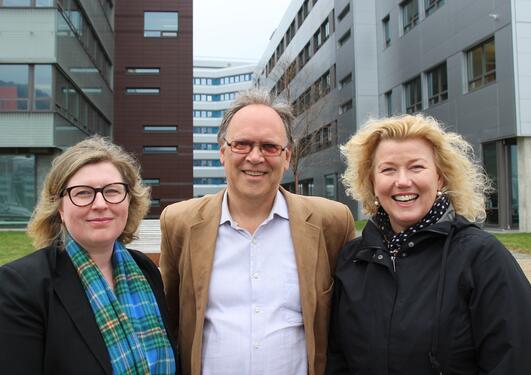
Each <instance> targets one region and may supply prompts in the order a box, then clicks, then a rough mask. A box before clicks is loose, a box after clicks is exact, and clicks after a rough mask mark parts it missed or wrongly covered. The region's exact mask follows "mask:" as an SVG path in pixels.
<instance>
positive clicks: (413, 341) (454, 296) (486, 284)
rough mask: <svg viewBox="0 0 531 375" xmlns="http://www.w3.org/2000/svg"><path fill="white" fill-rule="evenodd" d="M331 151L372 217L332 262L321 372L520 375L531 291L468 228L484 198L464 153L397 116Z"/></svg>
mask: <svg viewBox="0 0 531 375" xmlns="http://www.w3.org/2000/svg"><path fill="white" fill-rule="evenodd" d="M342 152H343V154H344V155H345V156H346V159H347V170H346V172H345V175H344V183H345V185H346V186H347V190H348V192H349V193H350V194H351V195H352V196H353V197H354V198H355V199H358V200H359V201H361V203H362V205H363V208H364V209H365V211H366V212H367V213H368V214H370V215H371V219H370V220H369V221H368V223H367V225H366V227H365V229H364V230H363V233H362V235H361V237H360V238H357V239H355V240H354V241H352V242H350V243H348V244H347V245H346V246H345V247H344V248H343V250H342V253H341V255H340V256H339V258H338V261H337V269H336V284H335V291H334V299H333V301H334V302H333V303H334V305H333V310H332V318H331V329H330V343H329V355H328V362H327V374H328V375H334V374H357V375H369V374H370V375H384V374H385V375H387V374H393V375H402V374H403V375H406V374H408V375H411V374H419V375H421V374H422V375H425V374H463V375H464V374H467V375H472V374H492V375H494V374H498V375H508V374H511V375H518V374H521V375H528V374H531V355H530V350H529V339H530V338H531V287H530V284H529V281H528V280H527V279H526V277H525V275H524V274H523V272H522V270H521V269H520V267H519V266H518V264H517V262H516V261H515V259H514V257H513V256H512V255H511V254H510V253H509V252H508V251H507V249H506V248H505V247H504V246H503V245H502V244H501V243H500V242H498V241H497V240H496V239H495V238H494V237H493V236H492V235H490V234H488V233H487V232H485V231H483V230H482V229H480V228H479V227H478V226H477V225H476V224H473V223H474V222H478V221H481V220H483V219H484V218H485V209H484V204H485V193H486V192H487V191H488V190H489V189H488V183H487V179H486V177H485V175H484V174H483V173H482V169H481V168H480V167H479V166H478V165H476V164H474V163H473V162H472V147H471V146H470V145H469V144H468V143H467V142H466V141H465V140H463V139H462V137H461V136H459V135H457V134H455V133H452V132H445V131H444V130H443V129H442V128H441V126H440V125H439V124H438V123H437V122H436V121H435V120H434V119H432V118H429V117H424V116H422V115H416V116H411V115H404V116H400V117H393V118H387V119H382V120H378V121H372V122H369V123H368V124H367V125H366V126H365V127H364V128H363V129H361V130H360V131H359V132H358V133H357V134H355V135H354V136H353V137H352V138H351V139H350V141H349V142H348V143H347V144H346V145H345V146H343V148H342Z"/></svg>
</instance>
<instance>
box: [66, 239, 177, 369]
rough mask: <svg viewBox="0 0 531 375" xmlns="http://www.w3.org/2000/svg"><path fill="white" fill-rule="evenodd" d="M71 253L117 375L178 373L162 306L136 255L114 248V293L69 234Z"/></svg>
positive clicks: (120, 248) (69, 249)
mask: <svg viewBox="0 0 531 375" xmlns="http://www.w3.org/2000/svg"><path fill="white" fill-rule="evenodd" d="M65 248H66V252H67V253H68V255H69V256H70V259H71V260H72V262H73V263H74V267H75V268H76V270H77V273H78V275H79V278H80V279H81V283H82V284H83V287H84V289H85V293H86V295H87V298H88V300H89V302H90V307H91V308H92V311H93V312H94V316H95V318H96V322H97V324H98V327H99V328H100V332H101V334H102V336H103V339H104V341H105V344H106V346H107V350H108V352H109V356H110V358H111V364H112V369H113V374H114V375H146V374H151V375H166V374H175V358H174V355H173V350H172V348H171V344H170V342H169V340H168V336H167V334H166V330H165V328H164V323H163V322H162V318H161V316H160V311H159V308H158V304H157V301H156V299H155V296H154V294H153V291H152V289H151V286H150V285H149V283H148V281H147V280H146V278H145V276H144V274H143V273H142V271H141V270H140V268H138V265H137V264H136V262H135V261H134V259H133V258H132V256H131V254H129V252H128V251H127V250H126V249H125V248H124V246H123V245H122V244H121V243H120V242H118V241H116V242H115V243H114V251H113V255H112V263H113V267H114V270H113V277H114V281H115V290H114V292H113V291H112V289H111V288H110V287H109V285H108V284H107V282H106V281H105V278H104V277H103V275H102V273H101V271H100V270H99V268H98V266H96V264H95V263H94V261H93V260H92V259H91V258H90V256H89V255H88V254H87V252H86V251H85V250H84V249H83V248H81V247H80V246H79V245H78V244H77V243H76V242H75V241H74V240H73V239H72V238H71V237H70V236H69V235H68V236H67V238H66V246H65Z"/></svg>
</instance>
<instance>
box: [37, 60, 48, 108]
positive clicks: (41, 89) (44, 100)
mask: <svg viewBox="0 0 531 375" xmlns="http://www.w3.org/2000/svg"><path fill="white" fill-rule="evenodd" d="M33 98H34V99H33V109H36V110H41V111H49V110H51V109H52V66H51V65H35V82H34V89H33Z"/></svg>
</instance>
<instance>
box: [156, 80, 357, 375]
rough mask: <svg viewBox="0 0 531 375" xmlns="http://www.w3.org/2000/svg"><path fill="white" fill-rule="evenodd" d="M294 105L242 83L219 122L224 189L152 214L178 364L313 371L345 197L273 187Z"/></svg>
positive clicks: (346, 215) (285, 159) (347, 224)
mask: <svg viewBox="0 0 531 375" xmlns="http://www.w3.org/2000/svg"><path fill="white" fill-rule="evenodd" d="M292 122H293V115H292V112H291V107H290V106H289V105H288V104H286V103H280V102H273V101H272V99H271V97H270V96H269V94H268V92H267V91H264V90H261V89H253V90H250V91H247V92H244V93H242V94H241V95H240V96H239V97H238V98H237V99H236V101H235V103H234V104H233V106H232V107H231V108H230V109H229V110H228V111H227V112H226V113H225V116H224V118H223V120H222V122H221V126H220V131H219V134H218V142H219V144H220V146H221V151H220V159H221V162H222V163H223V166H224V168H225V174H226V177H227V189H226V190H224V191H221V192H220V193H218V194H216V195H211V196H205V197H202V198H197V199H192V200H189V201H185V202H180V203H176V204H173V205H171V206H169V207H167V208H166V209H165V210H164V212H163V213H162V216H161V230H162V244H161V260H160V266H161V271H162V275H163V280H164V284H165V290H166V298H167V301H168V306H169V308H170V316H171V318H172V319H173V330H174V331H173V334H174V335H175V336H176V337H177V338H178V342H179V350H180V353H181V363H182V366H183V374H194V375H198V374H204V375H209V374H227V375H228V374H231V375H232V374H263V375H299V374H300V375H307V374H310V375H314V374H316V375H321V374H323V373H324V366H325V362H326V343H327V336H328V318H329V306H330V298H331V292H332V286H333V281H332V272H333V269H334V267H335V261H336V256H337V254H338V252H339V250H340V249H341V247H342V246H343V245H344V244H345V243H346V242H347V241H349V240H350V239H352V238H353V237H354V219H353V218H352V214H351V212H350V210H349V209H348V208H347V207H346V206H345V205H343V204H340V203H337V202H333V201H329V200H327V199H323V198H318V197H304V196H299V195H294V194H291V193H289V192H287V191H285V190H284V189H282V188H281V187H280V181H281V180H282V176H283V174H284V172H285V171H286V170H287V169H288V167H289V161H290V157H291V145H292V143H293V139H292V135H291V124H292Z"/></svg>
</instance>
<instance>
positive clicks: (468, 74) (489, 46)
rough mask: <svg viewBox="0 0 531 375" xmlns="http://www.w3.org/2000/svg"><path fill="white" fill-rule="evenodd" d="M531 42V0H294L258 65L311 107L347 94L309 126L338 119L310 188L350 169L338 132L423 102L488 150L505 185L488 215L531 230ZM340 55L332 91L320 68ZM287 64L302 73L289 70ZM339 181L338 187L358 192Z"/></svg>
mask: <svg viewBox="0 0 531 375" xmlns="http://www.w3.org/2000/svg"><path fill="white" fill-rule="evenodd" d="M326 20H328V24H329V26H327V25H326V23H324V22H325V21H326ZM320 22H322V23H320ZM319 25H324V26H325V27H324V30H325V32H324V34H323V32H322V30H323V28H320V27H319ZM327 28H328V29H329V32H327V31H326V30H327ZM323 35H324V42H323ZM327 44H328V45H327ZM529 46H531V4H530V2H529V1H526V0H506V1H495V2H485V1H481V0H467V1H462V0H405V1H396V0H382V1H366V2H356V1H348V0H335V1H328V0H319V1H314V0H311V1H309V0H293V1H292V2H291V4H290V6H289V8H288V10H287V11H286V14H285V15H284V17H283V19H282V21H281V23H280V25H279V27H278V28H277V30H276V31H275V33H274V34H273V36H272V38H271V41H270V44H269V46H268V47H267V50H266V52H265V53H264V56H263V58H262V59H261V61H260V64H259V65H258V66H259V68H258V69H259V72H260V73H259V84H262V85H265V86H266V87H268V88H270V89H271V90H273V91H274V92H276V93H279V94H283V95H286V92H288V93H289V94H290V96H291V98H292V100H291V101H292V102H293V103H294V105H295V106H296V107H297V108H298V111H299V112H300V113H301V114H302V116H304V113H305V112H308V111H311V110H312V108H313V107H315V106H316V104H318V103H319V102H320V101H323V98H326V97H333V98H335V99H334V100H330V103H327V104H326V105H324V106H323V107H324V109H319V110H318V112H319V114H320V115H322V114H323V113H324V112H327V108H329V109H328V113H330V117H328V118H326V119H317V120H314V121H312V126H311V127H310V129H309V130H310V131H309V132H303V136H304V137H308V136H309V135H311V134H315V133H312V132H315V131H317V129H320V127H321V126H322V124H326V123H328V122H329V121H333V122H332V124H335V126H336V127H337V128H336V129H337V130H335V132H336V134H337V141H335V140H334V138H333V137H332V142H331V143H332V144H331V145H330V147H328V148H327V149H326V150H323V149H322V147H323V146H322V144H321V143H319V142H316V140H320V142H322V139H323V136H322V134H321V135H320V137H314V138H313V139H314V141H313V142H310V143H313V145H314V146H313V149H312V150H315V151H314V152H307V153H306V155H305V157H304V160H306V161H305V162H303V163H307V164H306V166H304V164H303V168H302V170H301V172H300V176H299V180H300V181H299V184H300V185H301V187H302V191H303V192H304V193H310V194H318V195H324V196H328V197H331V198H334V196H333V195H332V194H328V188H327V183H326V177H324V176H330V175H336V176H337V175H338V174H340V173H341V172H342V162H341V161H340V160H339V153H338V151H337V144H341V143H343V142H345V141H346V140H347V139H348V136H349V135H350V134H352V133H353V132H354V131H355V130H356V129H357V128H358V127H359V126H360V125H361V124H362V123H363V122H364V120H365V119H366V118H367V117H368V116H387V115H394V114H400V113H407V112H409V113H415V112H419V111H422V112H424V113H427V114H429V115H432V116H434V117H435V118H437V119H438V120H440V121H442V122H444V123H445V124H447V126H448V127H449V128H450V129H451V130H454V131H457V132H458V133H460V134H462V135H463V136H464V137H465V138H466V139H467V140H468V141H469V142H471V143H472V144H473V146H474V148H475V151H476V153H477V155H478V157H480V158H481V161H482V162H483V165H484V167H485V169H486V171H487V173H488V174H489V176H490V177H491V178H492V180H493V181H494V183H495V187H496V193H495V194H493V195H492V196H491V197H490V199H489V202H488V207H487V211H488V218H487V222H486V224H487V225H491V226H495V227H500V228H519V229H520V230H523V231H531V205H530V202H529V197H530V196H531V183H530V182H531V181H530V179H531V177H529V176H531V138H530V135H531V105H530V104H531V85H530V83H531V53H530V51H531V50H530V47H529ZM294 61H295V63H293V62H294ZM292 64H294V65H292ZM329 67H333V68H330V69H332V70H331V73H330V75H331V79H330V82H331V83H330V89H325V90H324V91H323V90H322V88H321V87H320V86H319V83H318V81H317V78H319V77H322V75H320V74H323V72H324V71H325V70H326V69H329ZM286 69H287V70H290V69H292V71H294V72H296V74H288V76H289V77H291V76H293V77H292V78H290V79H288V80H286V79H285V78H286V77H285V76H286V75H285V73H284V72H285V71H286ZM332 72H333V73H332ZM299 77H300V78H299ZM279 82H280V83H279ZM287 82H289V83H290V84H289V85H286V83H287ZM312 85H313V86H312ZM310 86H311V88H310V90H309V91H308V87H310ZM287 88H289V91H286V90H287ZM301 105H302V107H301ZM317 108H319V107H317ZM299 117H301V115H300V116H299ZM334 117H335V120H334ZM310 118H315V116H310ZM334 121H335V122H334ZM302 129H304V127H303V128H302ZM325 134H329V132H325ZM308 165H309V166H308ZM293 180H294V178H293V177H288V178H287V179H286V182H287V183H291V182H292V181H293ZM306 180H308V181H310V182H311V185H310V183H309V184H308V187H310V186H311V189H310V188H305V185H304V181H306ZM301 181H302V183H301ZM337 190H338V194H337V196H336V197H335V198H336V199H338V200H341V201H345V200H346V201H347V202H348V198H345V197H344V194H343V193H342V191H343V189H342V188H340V189H337ZM354 208H355V207H354ZM357 214H358V215H357V216H358V217H359V215H360V213H359V212H357Z"/></svg>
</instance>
